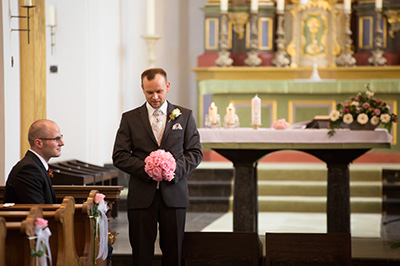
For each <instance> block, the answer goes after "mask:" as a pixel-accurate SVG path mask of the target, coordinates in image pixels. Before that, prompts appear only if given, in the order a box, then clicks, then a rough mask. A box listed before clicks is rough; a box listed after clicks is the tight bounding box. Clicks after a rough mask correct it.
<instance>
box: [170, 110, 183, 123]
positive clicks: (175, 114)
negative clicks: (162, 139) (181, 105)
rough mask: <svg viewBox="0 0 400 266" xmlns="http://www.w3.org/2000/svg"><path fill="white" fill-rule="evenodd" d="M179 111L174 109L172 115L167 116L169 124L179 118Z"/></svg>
mask: <svg viewBox="0 0 400 266" xmlns="http://www.w3.org/2000/svg"><path fill="white" fill-rule="evenodd" d="M181 114H182V113H181V110H179V109H178V108H175V109H174V110H173V111H172V113H171V114H170V115H169V120H168V122H170V121H171V120H175V118H177V117H178V116H180V115H181Z"/></svg>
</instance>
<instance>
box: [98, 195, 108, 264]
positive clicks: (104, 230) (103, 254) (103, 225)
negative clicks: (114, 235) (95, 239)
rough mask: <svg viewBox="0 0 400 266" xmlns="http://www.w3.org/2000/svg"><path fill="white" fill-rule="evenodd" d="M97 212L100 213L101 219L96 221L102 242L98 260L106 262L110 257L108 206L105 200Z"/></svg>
mask: <svg viewBox="0 0 400 266" xmlns="http://www.w3.org/2000/svg"><path fill="white" fill-rule="evenodd" d="M97 211H98V212H99V213H100V215H99V217H97V219H96V221H97V225H98V228H99V240H100V241H99V254H98V255H97V258H96V259H99V258H102V259H103V260H106V259H107V256H108V219H107V215H106V213H107V211H108V206H107V203H106V202H105V201H104V200H102V201H101V202H100V203H99V206H98V208H97Z"/></svg>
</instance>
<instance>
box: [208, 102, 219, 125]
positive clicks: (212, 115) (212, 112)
mask: <svg viewBox="0 0 400 266" xmlns="http://www.w3.org/2000/svg"><path fill="white" fill-rule="evenodd" d="M217 113H218V107H217V106H216V105H215V103H214V102H212V103H211V105H210V107H209V108H208V117H209V119H210V122H211V123H212V124H215V123H217Z"/></svg>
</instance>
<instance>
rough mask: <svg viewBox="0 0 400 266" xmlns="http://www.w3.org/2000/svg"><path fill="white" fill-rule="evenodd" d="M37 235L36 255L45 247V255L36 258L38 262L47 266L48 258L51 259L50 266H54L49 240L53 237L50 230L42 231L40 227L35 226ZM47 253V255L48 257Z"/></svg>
mask: <svg viewBox="0 0 400 266" xmlns="http://www.w3.org/2000/svg"><path fill="white" fill-rule="evenodd" d="M35 234H36V237H37V238H36V253H39V252H40V251H41V248H42V247H44V254H43V255H42V256H40V257H36V259H37V260H39V261H40V265H42V266H47V257H48V258H49V265H50V266H52V261H51V250H50V243H49V238H50V236H51V232H50V229H49V228H48V227H46V228H45V229H42V228H41V227H40V226H35ZM46 253H47V255H46Z"/></svg>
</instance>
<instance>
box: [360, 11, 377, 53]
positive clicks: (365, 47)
mask: <svg viewBox="0 0 400 266" xmlns="http://www.w3.org/2000/svg"><path fill="white" fill-rule="evenodd" d="M364 20H369V21H370V27H369V36H370V38H369V44H368V45H367V46H364V43H363V42H362V40H363V38H362V34H363V32H364V24H363V23H362V22H363V21H364ZM373 26H374V20H373V17H372V16H362V17H359V18H358V48H360V49H372V47H373V40H374V34H373V28H374V27H373ZM360 41H361V42H360Z"/></svg>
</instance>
